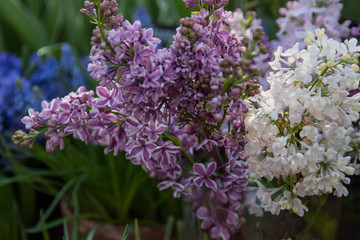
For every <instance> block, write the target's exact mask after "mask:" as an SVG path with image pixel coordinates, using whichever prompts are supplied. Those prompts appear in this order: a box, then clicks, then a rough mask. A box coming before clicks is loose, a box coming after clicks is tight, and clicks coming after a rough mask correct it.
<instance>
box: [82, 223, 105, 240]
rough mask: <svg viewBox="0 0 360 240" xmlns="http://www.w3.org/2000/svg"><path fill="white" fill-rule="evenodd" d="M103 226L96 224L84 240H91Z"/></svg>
mask: <svg viewBox="0 0 360 240" xmlns="http://www.w3.org/2000/svg"><path fill="white" fill-rule="evenodd" d="M104 225H105V224H104V223H102V224H98V225H97V226H96V227H94V228H93V229H91V231H90V232H89V234H88V235H87V237H86V240H92V239H93V238H94V236H95V233H96V232H97V231H98V230H99V229H100V228H102V227H103V226H104Z"/></svg>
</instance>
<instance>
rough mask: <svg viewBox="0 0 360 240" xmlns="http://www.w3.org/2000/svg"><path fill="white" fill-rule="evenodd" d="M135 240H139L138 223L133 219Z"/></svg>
mask: <svg viewBox="0 0 360 240" xmlns="http://www.w3.org/2000/svg"><path fill="white" fill-rule="evenodd" d="M135 240H141V238H140V229H139V222H138V220H137V218H135Z"/></svg>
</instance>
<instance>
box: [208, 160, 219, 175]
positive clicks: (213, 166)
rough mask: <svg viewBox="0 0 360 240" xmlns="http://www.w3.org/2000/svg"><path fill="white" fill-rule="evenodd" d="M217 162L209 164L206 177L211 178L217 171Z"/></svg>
mask: <svg viewBox="0 0 360 240" xmlns="http://www.w3.org/2000/svg"><path fill="white" fill-rule="evenodd" d="M216 166H217V164H216V162H210V163H208V164H207V170H206V176H207V177H210V176H211V175H213V174H214V172H215V170H216Z"/></svg>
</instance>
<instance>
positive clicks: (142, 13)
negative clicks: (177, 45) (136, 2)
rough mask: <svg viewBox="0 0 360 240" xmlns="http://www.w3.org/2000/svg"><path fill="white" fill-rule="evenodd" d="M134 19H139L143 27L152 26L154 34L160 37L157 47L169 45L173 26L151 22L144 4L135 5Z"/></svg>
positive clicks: (172, 34) (173, 31)
mask: <svg viewBox="0 0 360 240" xmlns="http://www.w3.org/2000/svg"><path fill="white" fill-rule="evenodd" d="M133 18H134V21H136V20H140V21H141V26H142V27H143V28H152V29H153V31H154V36H155V37H158V38H160V40H161V43H160V44H159V45H158V47H157V48H158V49H161V48H163V47H166V46H169V45H170V44H171V43H172V40H173V36H174V35H175V33H176V30H175V29H174V28H167V27H161V26H158V25H156V24H153V23H152V20H151V16H150V14H149V13H148V11H147V10H146V8H145V7H144V6H141V5H140V6H139V7H137V9H136V11H135V13H134V16H133Z"/></svg>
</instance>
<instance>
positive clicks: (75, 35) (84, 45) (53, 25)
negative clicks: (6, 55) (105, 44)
mask: <svg viewBox="0 0 360 240" xmlns="http://www.w3.org/2000/svg"><path fill="white" fill-rule="evenodd" d="M82 4H83V2H82V1H73V0H51V1H47V0H35V1H34V0H23V1H20V0H1V1H0V20H1V21H0V36H4V37H3V40H2V41H1V40H0V50H1V49H6V50H8V51H12V52H17V53H20V52H21V51H22V50H21V49H24V48H25V49H27V51H35V50H37V49H39V48H40V47H43V46H46V45H50V44H53V43H56V42H68V43H70V44H71V45H72V46H74V47H75V48H76V49H77V50H78V51H79V52H80V53H81V54H82V55H84V54H87V53H88V52H89V49H90V48H89V38H90V35H91V25H90V24H89V23H88V21H87V19H86V18H85V17H83V16H82V15H81V14H80V13H79V9H80V8H81V7H82ZM5 33H6V35H5ZM0 39H1V37H0Z"/></svg>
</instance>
